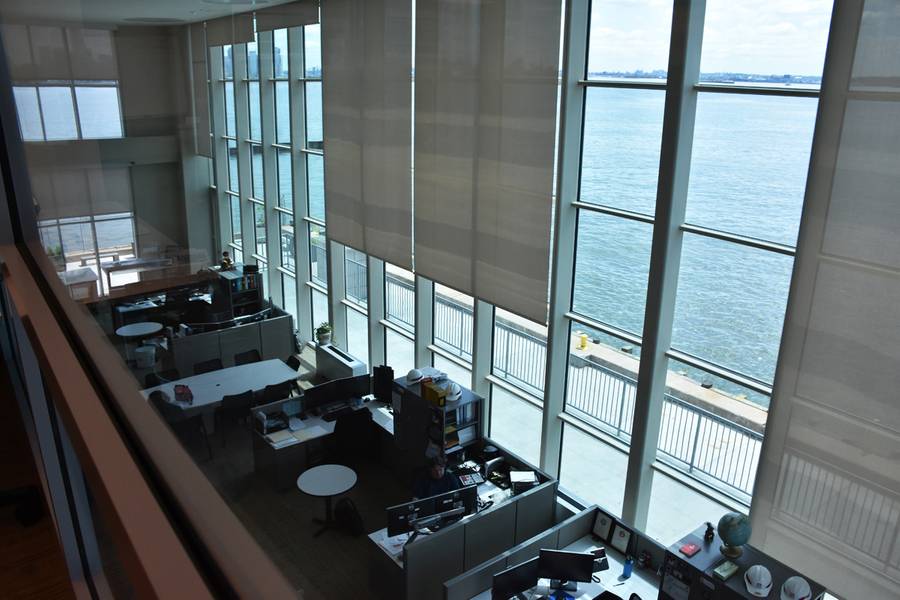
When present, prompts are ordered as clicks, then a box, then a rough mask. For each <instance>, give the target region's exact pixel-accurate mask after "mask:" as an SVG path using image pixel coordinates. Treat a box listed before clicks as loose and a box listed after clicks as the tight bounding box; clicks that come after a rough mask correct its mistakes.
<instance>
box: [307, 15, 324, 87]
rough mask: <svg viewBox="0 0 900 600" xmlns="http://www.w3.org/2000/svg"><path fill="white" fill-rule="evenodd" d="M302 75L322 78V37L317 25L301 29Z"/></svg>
mask: <svg viewBox="0 0 900 600" xmlns="http://www.w3.org/2000/svg"><path fill="white" fill-rule="evenodd" d="M303 52H304V56H303V58H304V73H305V74H306V77H321V76H322V36H321V30H320V27H319V25H318V24H316V25H307V26H306V27H304V28H303Z"/></svg>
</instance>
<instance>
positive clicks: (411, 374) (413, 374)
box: [406, 369, 422, 382]
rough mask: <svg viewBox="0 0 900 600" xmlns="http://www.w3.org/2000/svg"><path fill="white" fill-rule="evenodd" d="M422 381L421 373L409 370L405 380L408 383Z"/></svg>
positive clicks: (416, 370)
mask: <svg viewBox="0 0 900 600" xmlns="http://www.w3.org/2000/svg"><path fill="white" fill-rule="evenodd" d="M420 379H422V371H420V370H418V369H410V370H409V373H407V374H406V380H407V381H410V382H415V381H418V380H420Z"/></svg>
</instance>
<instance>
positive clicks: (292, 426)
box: [288, 417, 306, 431]
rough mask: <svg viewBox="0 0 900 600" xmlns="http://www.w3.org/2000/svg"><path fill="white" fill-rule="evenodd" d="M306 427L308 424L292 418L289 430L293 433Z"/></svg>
mask: <svg viewBox="0 0 900 600" xmlns="http://www.w3.org/2000/svg"><path fill="white" fill-rule="evenodd" d="M304 427H306V424H305V423H304V422H303V421H302V420H300V419H298V418H297V417H291V418H290V420H289V421H288V428H289V429H290V430H291V431H297V430H298V429H303V428H304Z"/></svg>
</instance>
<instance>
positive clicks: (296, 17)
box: [256, 0, 319, 31]
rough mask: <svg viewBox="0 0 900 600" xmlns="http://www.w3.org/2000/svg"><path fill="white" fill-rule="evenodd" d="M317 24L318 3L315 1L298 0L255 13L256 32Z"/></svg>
mask: <svg viewBox="0 0 900 600" xmlns="http://www.w3.org/2000/svg"><path fill="white" fill-rule="evenodd" d="M318 22H319V3H318V2H316V0H298V1H297V2H289V3H288V4H279V5H278V6H270V7H267V8H261V9H259V10H257V11H256V30H257V31H271V30H273V29H283V28H285V27H299V26H300V25H312V24H313V23H318Z"/></svg>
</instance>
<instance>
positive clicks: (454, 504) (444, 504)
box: [432, 485, 478, 518]
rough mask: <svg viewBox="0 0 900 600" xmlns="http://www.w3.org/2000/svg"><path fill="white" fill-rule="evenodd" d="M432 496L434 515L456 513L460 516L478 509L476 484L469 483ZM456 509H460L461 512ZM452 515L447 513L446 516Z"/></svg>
mask: <svg viewBox="0 0 900 600" xmlns="http://www.w3.org/2000/svg"><path fill="white" fill-rule="evenodd" d="M432 498H433V499H434V513H435V514H436V515H442V514H447V513H456V514H458V515H459V518H462V517H464V516H466V515H471V514H473V513H475V512H476V511H477V510H478V486H476V485H469V486H466V487H464V488H460V489H458V490H453V491H452V492H444V493H443V494H438V495H437V496H432ZM458 509H462V512H460V511H459V510H458ZM452 516H454V515H451V514H447V517H448V518H449V517H452Z"/></svg>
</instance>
